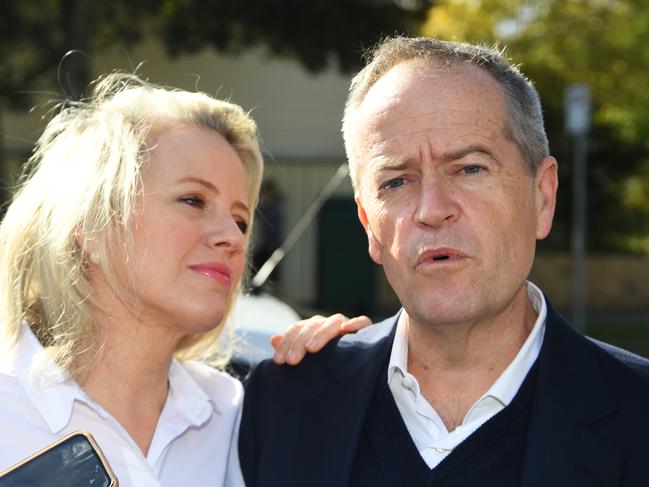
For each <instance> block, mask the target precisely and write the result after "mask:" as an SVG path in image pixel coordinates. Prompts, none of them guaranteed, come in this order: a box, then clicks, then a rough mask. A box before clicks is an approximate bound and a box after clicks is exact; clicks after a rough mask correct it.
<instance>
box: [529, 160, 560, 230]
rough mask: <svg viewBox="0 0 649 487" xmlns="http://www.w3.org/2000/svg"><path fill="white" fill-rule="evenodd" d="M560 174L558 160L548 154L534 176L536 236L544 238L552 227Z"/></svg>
mask: <svg viewBox="0 0 649 487" xmlns="http://www.w3.org/2000/svg"><path fill="white" fill-rule="evenodd" d="M558 187H559V175H558V166H557V160H556V159H555V158H554V157H552V156H548V157H546V158H545V159H543V161H542V162H541V165H540V166H539V168H538V170H537V173H536V176H535V178H534V191H535V197H536V238H537V239H539V240H542V239H544V238H545V237H547V236H548V234H549V233H550V229H551V228H552V219H553V218H554V210H555V207H556V204H557V188H558Z"/></svg>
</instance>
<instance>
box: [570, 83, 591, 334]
mask: <svg viewBox="0 0 649 487" xmlns="http://www.w3.org/2000/svg"><path fill="white" fill-rule="evenodd" d="M565 116H566V118H565V122H566V131H567V132H568V133H569V134H570V135H572V136H573V138H574V139H575V154H574V163H573V171H572V234H571V252H572V323H573V324H574V326H575V327H576V328H577V329H579V330H581V331H584V329H585V328H586V235H587V209H588V193H587V188H586V175H587V174H588V166H587V163H588V158H587V155H588V132H589V131H590V118H591V104H590V90H589V89H588V86H587V85H585V84H574V85H570V86H568V87H567V88H566V92H565Z"/></svg>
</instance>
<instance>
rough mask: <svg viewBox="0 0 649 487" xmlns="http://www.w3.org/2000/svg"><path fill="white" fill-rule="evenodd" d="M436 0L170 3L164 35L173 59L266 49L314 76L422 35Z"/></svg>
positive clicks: (189, 0)
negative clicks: (366, 51)
mask: <svg viewBox="0 0 649 487" xmlns="http://www.w3.org/2000/svg"><path fill="white" fill-rule="evenodd" d="M431 4H432V0H309V1H304V0H246V1H232V0H212V1H210V2H205V1H202V0H182V1H176V0H166V1H165V2H164V5H163V8H162V11H161V14H162V15H161V31H162V36H163V39H164V40H165V45H166V46H167V48H168V50H169V52H170V53H171V54H180V53H183V52H192V51H196V50H199V49H202V48H204V47H205V46H208V45H209V46H213V47H215V48H217V49H219V50H221V51H230V52H232V51H237V50H239V49H242V48H244V47H250V46H253V45H263V46H265V47H267V48H268V49H269V51H270V52H271V53H272V54H274V55H276V56H286V57H294V58H296V59H297V60H298V61H299V62H301V63H302V64H303V65H304V66H306V67H307V68H308V69H309V70H311V71H318V70H320V69H322V68H324V67H325V66H326V65H327V64H328V62H329V61H330V60H331V59H334V60H335V61H336V62H337V64H338V67H339V68H340V69H341V70H343V71H351V70H354V69H356V68H357V67H358V66H359V63H360V59H361V56H360V53H361V49H362V48H364V47H369V46H371V45H373V44H374V43H375V42H376V41H377V40H379V39H380V38H381V37H382V36H386V35H391V34H394V33H415V32H418V29H419V27H420V24H421V22H422V21H423V20H424V19H425V16H426V12H427V9H428V8H429V7H430V6H431Z"/></svg>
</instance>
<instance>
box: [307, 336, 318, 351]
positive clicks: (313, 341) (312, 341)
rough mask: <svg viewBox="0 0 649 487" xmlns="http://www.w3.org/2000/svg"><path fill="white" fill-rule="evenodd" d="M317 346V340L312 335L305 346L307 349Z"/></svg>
mask: <svg viewBox="0 0 649 487" xmlns="http://www.w3.org/2000/svg"><path fill="white" fill-rule="evenodd" d="M317 346H318V340H317V339H316V338H315V337H314V338H311V339H310V340H309V341H308V342H306V348H308V349H309V350H311V349H313V348H316V347H317Z"/></svg>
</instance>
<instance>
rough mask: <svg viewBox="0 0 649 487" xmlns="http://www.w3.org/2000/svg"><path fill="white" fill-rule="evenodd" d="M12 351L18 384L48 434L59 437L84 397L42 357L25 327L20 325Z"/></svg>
mask: <svg viewBox="0 0 649 487" xmlns="http://www.w3.org/2000/svg"><path fill="white" fill-rule="evenodd" d="M14 350H15V354H14V358H13V361H14V367H15V374H16V378H17V380H18V382H19V383H20V385H21V386H22V387H23V389H24V390H25V392H26V394H27V396H28V397H29V399H30V400H31V402H32V404H33V405H34V407H35V408H36V409H37V410H38V412H39V414H40V415H41V416H42V418H43V419H44V420H45V423H46V424H47V427H48V428H49V429H50V431H51V432H52V433H53V434H57V433H59V432H60V431H61V430H63V428H65V427H66V426H67V424H68V423H69V422H70V417H71V415H72V407H73V404H74V401H75V400H76V399H83V398H84V397H85V394H84V393H83V391H82V390H81V389H80V388H79V386H78V385H77V384H76V382H74V380H73V379H72V378H71V377H70V376H69V375H68V374H67V372H65V371H64V370H63V369H62V368H61V367H59V366H58V365H57V364H56V363H55V362H54V360H53V359H52V358H50V357H48V356H47V355H46V354H45V353H43V352H44V351H45V350H44V348H43V346H42V345H41V344H40V342H39V341H38V339H37V338H36V336H35V335H34V333H33V332H32V331H31V329H30V327H29V326H28V325H27V324H26V323H23V324H22V325H21V330H20V338H19V339H18V343H17V344H16V347H15V348H14ZM35 364H36V365H37V370H35V369H34V365H35ZM36 372H38V374H37V373H36Z"/></svg>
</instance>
